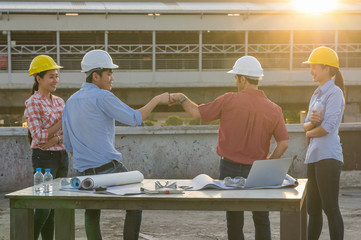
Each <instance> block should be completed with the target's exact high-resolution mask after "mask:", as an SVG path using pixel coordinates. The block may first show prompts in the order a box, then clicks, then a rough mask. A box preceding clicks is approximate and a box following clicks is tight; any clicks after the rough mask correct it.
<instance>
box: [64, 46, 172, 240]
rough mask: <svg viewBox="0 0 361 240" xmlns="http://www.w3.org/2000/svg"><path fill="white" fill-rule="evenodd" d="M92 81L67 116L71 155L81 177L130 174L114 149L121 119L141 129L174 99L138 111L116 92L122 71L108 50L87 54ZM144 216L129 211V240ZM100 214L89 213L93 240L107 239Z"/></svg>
mask: <svg viewBox="0 0 361 240" xmlns="http://www.w3.org/2000/svg"><path fill="white" fill-rule="evenodd" d="M81 67H82V72H85V74H86V76H87V77H86V82H85V83H83V85H82V87H81V88H80V90H79V91H77V92H76V93H74V94H73V95H72V96H71V97H70V98H69V99H68V101H67V102H66V105H65V108H64V112H63V126H62V127H63V132H64V134H63V139H64V145H65V148H66V150H67V152H71V153H72V154H73V163H74V168H75V169H76V170H78V174H79V175H94V174H107V173H115V172H126V171H127V169H126V168H125V166H124V165H123V164H122V163H121V159H122V154H121V153H120V152H118V151H117V150H116V149H115V147H114V140H115V120H116V121H118V122H120V123H123V124H127V125H130V126H139V125H141V124H142V122H143V120H144V119H146V118H147V117H148V116H149V114H150V113H151V112H152V110H153V109H154V108H155V107H156V106H157V105H158V104H168V101H169V94H168V93H163V94H161V95H158V96H155V97H154V98H153V99H152V100H150V101H149V102H148V103H147V104H146V105H145V106H144V107H142V108H140V109H138V110H134V109H132V108H130V107H129V106H127V105H126V104H125V103H123V102H122V101H121V100H119V98H117V97H116V96H115V95H114V94H113V93H111V92H110V90H111V89H112V83H113V81H114V78H113V69H116V68H118V66H117V65H115V64H114V63H113V60H112V58H111V57H110V55H109V54H108V53H107V52H105V51H102V50H93V51H90V52H88V53H87V54H85V56H84V57H83V60H82V62H81ZM141 216H142V212H141V211H140V210H132V211H131V210H127V211H126V218H125V223H124V239H129V240H132V239H138V235H139V229H140V223H141ZM99 222H100V210H86V211H85V230H86V234H87V238H88V239H102V236H101V231H100V223H99Z"/></svg>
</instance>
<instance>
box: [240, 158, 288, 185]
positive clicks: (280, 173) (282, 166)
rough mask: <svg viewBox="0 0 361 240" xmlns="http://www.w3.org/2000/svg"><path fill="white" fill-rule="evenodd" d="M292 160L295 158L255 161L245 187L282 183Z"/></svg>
mask: <svg viewBox="0 0 361 240" xmlns="http://www.w3.org/2000/svg"><path fill="white" fill-rule="evenodd" d="M292 161H293V158H280V159H270V160H257V161H254V163H253V165H252V168H251V171H250V172H249V174H248V177H247V180H246V184H245V185H244V188H257V187H266V186H280V185H282V183H283V180H284V179H285V178H286V174H287V172H288V169H289V168H290V166H291V164H292Z"/></svg>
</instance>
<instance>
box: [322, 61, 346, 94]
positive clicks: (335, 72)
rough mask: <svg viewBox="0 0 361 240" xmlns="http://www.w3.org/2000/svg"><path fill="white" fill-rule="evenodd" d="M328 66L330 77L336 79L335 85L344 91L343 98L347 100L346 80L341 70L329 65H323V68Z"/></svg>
mask: <svg viewBox="0 0 361 240" xmlns="http://www.w3.org/2000/svg"><path fill="white" fill-rule="evenodd" d="M326 66H327V67H329V68H330V76H331V77H335V85H336V86H337V87H339V88H340V89H341V90H342V93H343V97H344V98H345V99H346V93H345V80H344V78H343V76H342V73H341V71H340V69H339V68H337V67H332V66H329V65H322V67H323V68H325V67H326Z"/></svg>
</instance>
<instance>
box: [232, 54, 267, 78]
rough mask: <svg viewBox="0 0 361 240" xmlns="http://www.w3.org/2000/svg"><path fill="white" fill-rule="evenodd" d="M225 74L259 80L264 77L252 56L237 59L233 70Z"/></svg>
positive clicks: (258, 64) (259, 65)
mask: <svg viewBox="0 0 361 240" xmlns="http://www.w3.org/2000/svg"><path fill="white" fill-rule="evenodd" d="M227 73H233V74H238V75H244V76H248V77H254V78H259V80H261V79H262V77H263V76H264V75H263V69H262V66H261V64H260V63H259V61H258V60H257V59H256V58H255V57H252V56H243V57H241V58H239V59H238V60H237V61H236V63H235V64H234V66H233V69H232V70H231V71H228V72H227Z"/></svg>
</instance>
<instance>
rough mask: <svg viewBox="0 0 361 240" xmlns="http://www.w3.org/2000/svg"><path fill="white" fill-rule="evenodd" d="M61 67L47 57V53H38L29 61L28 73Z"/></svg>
mask: <svg viewBox="0 0 361 240" xmlns="http://www.w3.org/2000/svg"><path fill="white" fill-rule="evenodd" d="M59 68H63V67H62V66H58V64H56V62H55V61H54V60H53V59H52V58H51V57H49V56H48V55H39V56H36V57H35V58H34V59H33V61H31V64H30V67H29V75H30V76H32V75H34V74H35V73H40V72H43V71H47V70H53V69H59Z"/></svg>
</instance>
